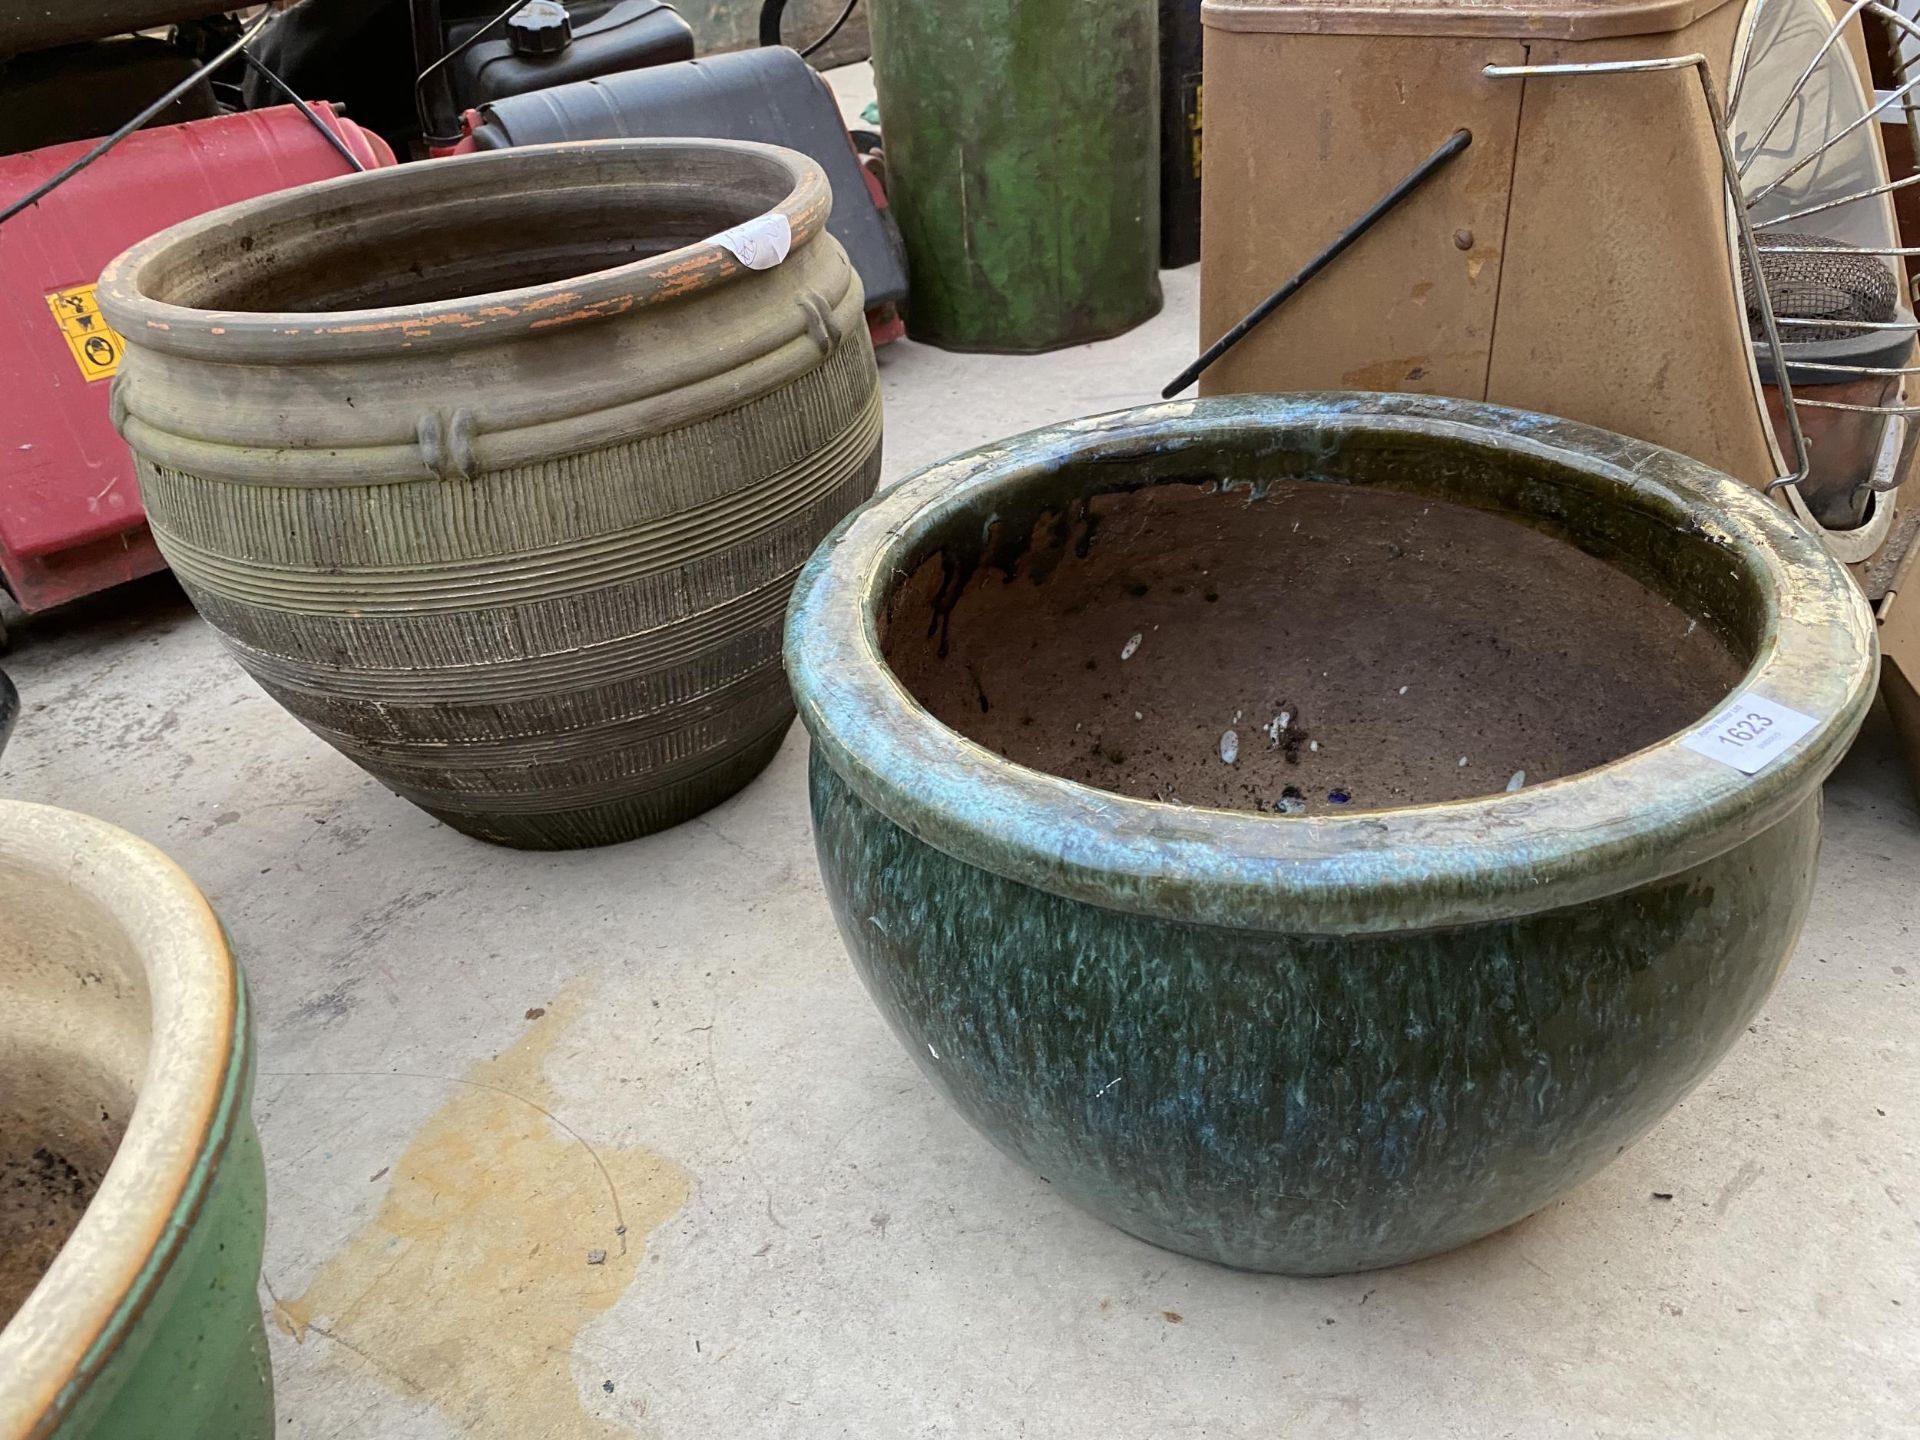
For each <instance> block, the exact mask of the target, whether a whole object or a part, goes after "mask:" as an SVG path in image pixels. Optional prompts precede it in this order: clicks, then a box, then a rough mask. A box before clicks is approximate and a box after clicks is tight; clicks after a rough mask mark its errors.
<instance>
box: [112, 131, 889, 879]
mask: <svg viewBox="0 0 1920 1440" xmlns="http://www.w3.org/2000/svg"><path fill="white" fill-rule="evenodd" d="M830 203H831V195H830V192H829V190H828V186H827V181H826V177H825V176H824V174H822V172H821V170H820V168H819V166H818V165H816V164H815V163H814V162H813V161H811V160H809V159H807V158H806V157H804V156H802V155H799V154H796V153H794V152H792V151H789V150H782V149H779V148H776V147H773V146H767V145H751V144H744V143H740V142H734V141H720V140H617V141H599V142H594V143H591V144H580V145H556V146H531V147H527V148H524V149H518V150H509V151H499V152H495V153H491V154H483V155H473V156H465V157H455V158H453V159H448V160H440V161H435V162H434V163H433V164H432V165H421V166H412V165H409V166H402V167H399V168H397V169H389V170H379V171H372V172H369V173H366V174H363V175H351V176H346V177H344V178H342V179H339V180H332V181H325V182H322V183H320V184H316V185H309V186H304V187H301V188H299V189H295V190H290V191H283V192H280V193H278V194H274V195H268V196H263V197H261V198H259V199H256V200H250V201H247V202H244V203H242V204H240V205H236V206H232V207H229V208H227V209H224V210H220V211H216V212H214V213H212V214H209V215H204V216H200V217H197V218H195V219H193V220H189V221H187V222H185V223H183V224H181V225H178V226H175V227H174V228H172V229H170V230H167V231H164V232H163V233H161V234H160V235H158V236H155V237H154V238H153V239H151V240H147V241H145V242H143V243H142V244H140V245H138V246H136V247H134V248H133V249H132V250H130V251H129V252H127V253H126V254H125V255H123V256H121V257H120V258H119V259H118V260H116V261H114V262H113V263H112V264H111V265H109V266H108V267H107V269H106V271H105V273H104V274H103V275H102V277H101V281H100V290H99V295H100V304H101V307H102V309H103V310H104V311H105V312H106V313H107V314H108V315H109V316H110V317H111V319H112V322H113V324H114V325H115V326H116V327H117V328H118V329H119V330H120V332H121V333H122V334H123V335H124V336H125V337H126V343H127V355H126V360H125V365H124V368H123V371H122V373H121V375H120V377H119V380H118V381H117V383H116V389H115V392H114V405H115V415H116V418H117V420H118V423H119V425H120V428H121V431H122V433H124V434H125V435H126V437H127V440H128V443H129V444H131V445H132V447H133V450H134V453H135V455H136V457H137V458H138V460H139V470H140V477H141V480H140V483H141V494H142V498H143V500H144V501H145V504H146V507H147V511H148V514H149V517H150V518H151V521H152V525H153V533H154V538H155V540H156V541H157V542H158V544H159V546H160V550H161V552H162V554H164V555H165V556H166V558H167V562H168V564H170V565H171V566H172V567H173V570H174V573H175V574H176V575H178V576H179V578H180V581H181V583H182V584H183V585H184V586H185V587H186V589H187V592H188V593H189V594H190V595H191V596H192V598H193V601H194V605H195V607H196V608H197V609H198V610H199V611H200V613H201V615H202V616H204V617H205V618H206V619H207V621H208V622H209V623H211V624H212V625H213V626H214V627H215V628H216V629H217V630H219V631H220V633H221V636H222V637H223V638H224V639H225V641H226V643H227V645H228V647H229V648H230V649H231V650H232V652H233V653H234V655H235V656H236V657H237V658H238V659H239V661H240V663H241V664H242V665H244V666H245V667H246V668H247V670H248V672H249V673H250V674H252V676H253V677H254V678H255V679H256V680H257V681H259V683H260V684H261V685H262V686H263V687H264V688H265V689H266V690H267V691H268V693H270V694H271V695H273V697H274V698H275V699H276V700H278V701H279V702H280V703H281V704H282V705H284V706H285V707H286V708H287V709H288V710H289V711H291V712H292V713H293V714H294V715H295V716H297V717H298V718H299V719H300V720H301V721H303V722H304V723H305V724H306V725H308V726H309V727H310V728H312V729H313V730H314V731H316V732H317V733H318V734H320V735H321V736H322V737H323V738H325V739H326V740H328V741H329V742H330V743H332V744H333V745H334V746H336V747H337V748H338V749H340V750H341V751H342V752H344V753H345V754H347V755H348V756H350V757H351V758H352V759H353V760H355V761H356V762H357V763H359V764H360V765H362V766H363V767H365V768H366V769H367V770H368V771H370V772H371V773H373V774H374V775H375V776H377V777H378V778H379V779H380V780H382V781H383V782H385V783H386V784H387V785H388V786H389V787H390V788H391V789H393V790H394V791H396V792H397V793H398V794H401V795H403V796H405V797H407V798H408V799H410V800H412V801H414V802H415V803H416V804H418V805H420V806H422V807H423V808H425V809H426V810H428V811H429V812H431V813H432V814H434V815H436V816H438V817H439V818H441V819H443V820H445V821H446V822H447V823H448V824H449V825H453V826H455V827H457V828H458V829H461V830H463V831H466V832H467V833H469V834H472V835H477V836H479V837H481V838H483V839H487V840H493V841H497V842H500V843H504V844H510V845H520V846H528V847H536V848H555V847H564V846H574V845H592V844H601V843H605V842H608V841H614V840H623V839H629V838H631V837H633V836H635V835H638V834H642V833H645V832H646V831H649V830H655V829H659V828H661V827H663V826H666V825H671V824H674V823H676V822H678V821H680V820H684V819H686V818H687V817H689V816H691V815H694V814H697V813H698V812H699V811H701V810H704V809H706V808H707V807H709V806H711V805H713V804H716V803H717V802H718V801H720V800H722V799H724V798H726V797H727V796H728V795H730V794H732V793H733V792H734V791H736V790H738V789H739V788H740V787H741V786H742V785H744V784H746V782H747V781H748V780H750V779H751V778H752V777H753V776H754V775H756V774H758V773H759V771H760V770H761V768H762V767H764V766H765V765H766V763H767V761H768V760H770V759H771V758H772V756H773V754H774V752H775V751H776V750H777V749H778V748H779V745H780V741H781V737H782V736H783V735H784V734H785V732H786V729H787V726H788V725H789V724H790V723H791V721H792V718H793V709H792V702H791V699H790V697H789V695H788V692H787V687H786V683H785V680H784V679H783V677H782V675H781V673H780V663H779V645H780V623H781V615H782V612H783V609H784V607H785V604H786V599H787V596H788V593H789V591H790V589H791V586H792V583H793V578H794V576H795V574H796V573H797V572H798V570H799V567H800V565H801V563H802V562H803V561H804V560H805V559H806V557H807V555H808V554H809V553H810V552H811V551H812V549H813V548H814V546H815V545H816V544H817V543H818V542H819V540H820V538H821V537H822V536H823V535H825V534H826V532H827V531H828V530H829V529H831V528H832V526H833V525H834V523H835V522H837V521H838V520H839V519H840V518H841V517H842V516H844V515H845V514H846V513H847V512H848V511H849V510H850V509H852V508H853V506H854V505H856V504H858V503H859V502H860V501H861V500H863V499H865V498H866V497H867V496H868V495H870V494H871V493H872V490H873V485H874V482H875V480H876V479H877V478H878V475H879V464H880V391H879V378H878V374H877V372H876V370H875V368H874V360H873V349H872V345H871V342H870V341H869V339H868V336H867V329H866V323H865V320H864V317H863V315H862V299H861V290H860V282H859V280H858V278H857V277H856V276H855V275H854V272H853V267H852V266H851V265H850V264H849V263H848V260H847V256H846V253H845V251H843V250H842V249H841V248H840V245H839V243H838V242H837V241H835V240H834V239H833V237H832V236H831V235H829V234H827V233H826V230H825V224H826V218H827V212H828V209H829V206H830ZM738 227H748V228H749V229H750V230H752V231H754V232H756V233H757V235H758V239H759V242H760V248H759V252H758V253H757V254H756V253H755V250H754V247H753V246H752V245H749V244H747V243H746V242H745V241H743V240H742V239H740V238H738V237H737V236H736V237H735V238H734V239H733V240H732V241H731V242H730V243H729V242H728V240H727V236H728V234H729V232H731V231H733V230H735V229H736V228H738ZM782 236H786V237H789V238H790V242H791V249H790V250H789V251H786V252H784V254H783V258H780V259H778V261H777V263H772V264H771V265H770V266H768V267H766V268H749V267H748V265H747V264H746V263H745V262H744V261H743V259H742V258H741V257H740V255H739V254H738V253H737V252H738V251H740V250H742V249H743V248H744V249H745V250H746V251H747V253H748V254H749V255H751V256H753V258H755V259H756V262H757V263H758V262H760V261H765V260H767V259H768V258H769V257H770V256H771V255H772V254H773V253H774V251H775V250H776V249H777V244H776V243H775V242H777V241H778V240H779V238H780V237H782Z"/></svg>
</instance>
